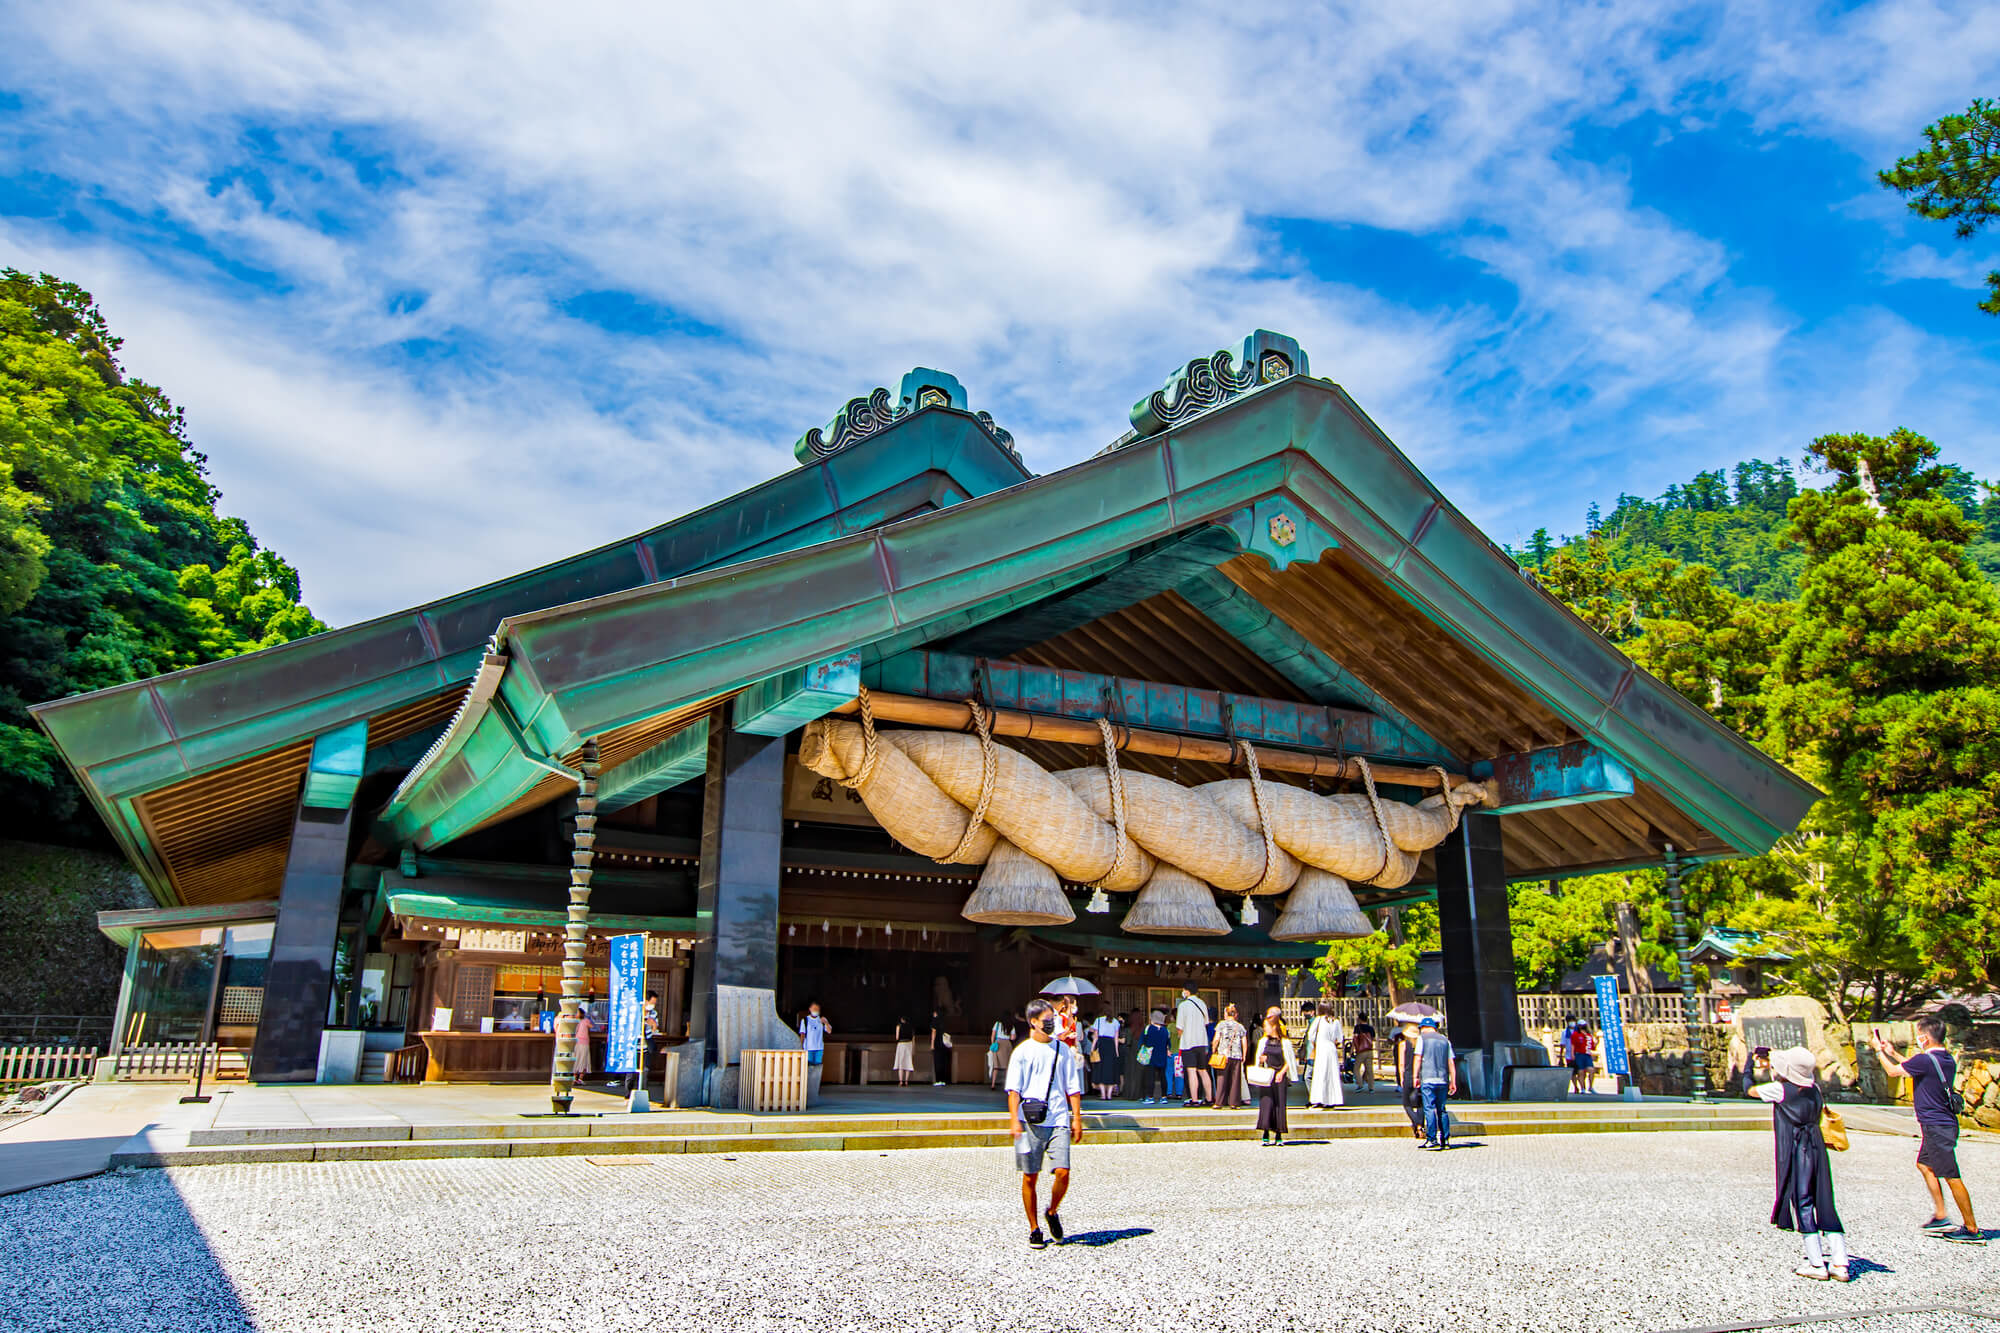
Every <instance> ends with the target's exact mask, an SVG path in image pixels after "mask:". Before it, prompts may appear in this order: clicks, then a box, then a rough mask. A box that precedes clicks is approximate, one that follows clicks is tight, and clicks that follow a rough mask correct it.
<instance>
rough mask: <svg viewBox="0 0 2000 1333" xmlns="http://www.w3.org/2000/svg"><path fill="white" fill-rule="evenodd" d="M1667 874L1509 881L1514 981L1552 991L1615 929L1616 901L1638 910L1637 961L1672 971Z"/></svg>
mask: <svg viewBox="0 0 2000 1333" xmlns="http://www.w3.org/2000/svg"><path fill="white" fill-rule="evenodd" d="M1663 880H1664V877H1663V876H1662V875H1660V874H1659V873H1657V872H1651V871H1648V872H1643V873H1635V874H1616V875H1583V876H1579V877H1578V878H1575V879H1566V880H1562V881H1559V882H1558V883H1557V884H1556V885H1555V886H1554V887H1553V889H1551V887H1550V886H1549V885H1548V884H1547V883H1546V882H1544V881H1540V880H1526V881H1522V882H1519V883H1515V884H1509V885H1508V886H1507V902H1508V916H1509V919H1510V921H1511V922H1512V928H1513V929H1512V933H1513V941H1514V982H1515V984H1516V985H1517V986H1518V987H1520V988H1521V989H1522V990H1526V991H1538V992H1553V991H1555V990H1557V989H1558V988H1559V987H1560V986H1561V985H1562V979H1563V977H1565V976H1566V975H1568V974H1569V973H1571V972H1574V971H1576V970H1577V969H1578V968H1581V967H1582V966H1583V965H1584V964H1585V963H1588V962H1589V961H1590V955H1591V953H1592V951H1593V950H1595V949H1596V948H1597V947H1598V946H1599V945H1600V944H1604V943H1605V942H1606V941H1607V940H1609V939H1610V938H1611V937H1612V935H1613V934H1614V933H1615V932H1616V930H1617V924H1618V904H1619V903H1622V902H1629V903H1631V904H1632V905H1633V907H1634V908H1635V909H1637V912H1638V916H1639V937H1640V938H1639V961H1640V962H1642V963H1644V964H1646V965H1647V966H1649V967H1663V968H1665V969H1667V970H1668V971H1669V972H1671V971H1673V970H1674V968H1675V964H1676V959H1675V955H1674V952H1673V950H1672V949H1670V948H1668V947H1667V945H1666V943H1665V941H1666V940H1667V939H1669V938H1670V937H1671V934H1672V931H1673V916H1672V913H1670V912H1669V911H1668V909H1667V901H1666V895H1665V892H1664V887H1663Z"/></svg>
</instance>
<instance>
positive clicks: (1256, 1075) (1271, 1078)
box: [1243, 1037, 1278, 1088]
mask: <svg viewBox="0 0 2000 1333" xmlns="http://www.w3.org/2000/svg"><path fill="white" fill-rule="evenodd" d="M1243 1078H1244V1080H1245V1081H1246V1082H1247V1083H1249V1085H1250V1086H1251V1087H1253V1088H1268V1087H1270V1086H1271V1085H1272V1084H1273V1083H1276V1082H1277V1081H1278V1071H1277V1070H1275V1069H1273V1068H1271V1067H1270V1066H1269V1065H1267V1064H1265V1063H1264V1039H1263V1038H1261V1037H1260V1038H1258V1040H1257V1050H1256V1057H1255V1060H1254V1062H1253V1061H1251V1060H1249V1059H1248V1058H1246V1060H1245V1062H1244V1065H1243Z"/></svg>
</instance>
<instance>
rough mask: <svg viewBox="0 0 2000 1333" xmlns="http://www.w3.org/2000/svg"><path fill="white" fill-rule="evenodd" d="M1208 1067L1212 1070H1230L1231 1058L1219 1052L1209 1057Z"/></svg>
mask: <svg viewBox="0 0 2000 1333" xmlns="http://www.w3.org/2000/svg"><path fill="white" fill-rule="evenodd" d="M1208 1067H1209V1068H1210V1069H1227V1068H1229V1057H1228V1056H1226V1055H1224V1054H1222V1052H1220V1051H1217V1052H1216V1053H1215V1054H1214V1055H1211V1056H1209V1057H1208Z"/></svg>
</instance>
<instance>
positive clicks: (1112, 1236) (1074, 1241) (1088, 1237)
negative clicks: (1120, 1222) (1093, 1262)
mask: <svg viewBox="0 0 2000 1333" xmlns="http://www.w3.org/2000/svg"><path fill="white" fill-rule="evenodd" d="M1152 1234H1153V1229H1152V1228H1151V1227H1120V1228H1119V1229H1118V1230H1116V1231H1084V1232H1080V1233H1078V1234H1077V1235H1074V1236H1071V1237H1070V1238H1069V1239H1068V1240H1065V1241H1064V1242H1063V1244H1065V1245H1088V1246H1090V1248H1092V1249H1096V1248H1097V1247H1098V1246H1100V1245H1116V1244H1117V1243H1118V1242H1119V1241H1121V1240H1132V1239H1135V1238H1136V1237H1139V1236H1150V1235H1152Z"/></svg>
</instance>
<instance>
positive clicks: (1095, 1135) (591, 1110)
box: [111, 1087, 1770, 1167]
mask: <svg viewBox="0 0 2000 1333" xmlns="http://www.w3.org/2000/svg"><path fill="white" fill-rule="evenodd" d="M538 1102H539V1099H537V1098H533V1097H529V1096H524V1095H523V1091H522V1090H521V1089H520V1088H518V1087H512V1088H507V1087H499V1088H483V1087H456V1088H451V1089H435V1088H422V1087H356V1088H331V1087H327V1088H317V1087H306V1088H275V1087H273V1088H247V1089H243V1090H240V1091H236V1092H232V1093H229V1094H227V1095H226V1096H219V1097H218V1098H217V1100H216V1101H215V1102H214V1103H211V1104H210V1106H209V1107H202V1108H187V1109H188V1110H189V1111H190V1112H191V1114H189V1115H186V1116H183V1117H177V1118H175V1121H174V1122H173V1123H167V1122H163V1123H160V1124H156V1125H153V1126H150V1127H148V1128H147V1129H146V1130H144V1131H142V1132H141V1133H139V1134H136V1135H134V1136H133V1137H132V1139H131V1140H130V1141H128V1142H127V1143H125V1144H124V1145H122V1146H121V1147H120V1148H119V1149H118V1151H116V1152H114V1153H113V1154H112V1155H111V1165H113V1166H135V1167H165V1166H197V1165H203V1164H224V1163H228V1164H242V1163H254V1162H334V1161H369V1160H410V1159H422V1158H446V1157H552V1156H578V1157H598V1156H606V1157H608V1156H614V1155H630V1154H653V1155H666V1154H687V1153H723V1154H735V1153H746V1152H783V1151H829V1150H832V1151H866V1152H887V1151H893V1150H899V1149H911V1148H971V1147H991V1148H1001V1147H1005V1146H1006V1144H1007V1141H1008V1135H1007V1118H1006V1113H1005V1111H1004V1109H1003V1108H1002V1105H1001V1102H1000V1098H999V1094H997V1093H994V1092H991V1091H989V1090H987V1089H984V1088H963V1087H954V1088H908V1089H872V1090H869V1091H866V1092H861V1091H856V1092H846V1093H842V1092H830V1093H829V1095H828V1096H827V1098H826V1105H825V1106H822V1107H817V1108H814V1109H813V1110H812V1111H809V1112H805V1113H798V1114H766V1115H757V1114H746V1113H741V1112H733V1111H709V1110H691V1111H656V1112H650V1113H646V1114H640V1115H629V1114H626V1113H625V1112H624V1111H623V1109H622V1108H623V1102H622V1099H619V1098H615V1097H612V1096H609V1095H605V1094H601V1093H594V1094H591V1095H590V1096H588V1098H585V1097H583V1096H582V1095H580V1096H579V1100H578V1102H577V1106H578V1109H579V1110H580V1111H582V1112H583V1113H582V1114H577V1115H573V1116H569V1117H562V1118H558V1117H553V1116H544V1115H539V1114H534V1113H532V1112H533V1109H534V1108H535V1107H536V1106H537V1105H538ZM540 1104H545V1103H540ZM524 1112H527V1113H526V1114H524ZM1290 1116H1291V1126H1292V1128H1291V1133H1290V1137H1291V1138H1293V1139H1296V1140H1299V1141H1301V1142H1307V1141H1315V1140H1318V1141H1324V1140H1332V1139H1352V1138H1400V1137H1405V1136H1407V1135H1409V1133H1410V1127H1409V1122H1408V1121H1407V1120H1406V1119H1405V1118H1404V1115H1403V1111H1402V1108H1401V1106H1400V1105H1399V1104H1398V1103H1397V1102H1396V1101H1395V1099H1394V1097H1393V1094H1391V1095H1381V1094H1377V1095H1374V1096H1364V1097H1362V1098H1360V1099H1358V1100H1357V1102H1356V1103H1355V1104H1353V1105H1349V1106H1347V1107H1345V1108H1342V1109H1339V1110H1332V1111H1314V1110H1307V1109H1306V1108H1304V1107H1302V1106H1295V1107H1293V1108H1292V1109H1291V1112H1290ZM1084 1124H1085V1128H1086V1131H1087V1133H1088V1136H1089V1138H1090V1139H1091V1141H1094V1142H1098V1143H1174V1142H1196V1143H1200V1142H1226V1141H1232V1140H1247V1139H1251V1138H1254V1137H1255V1136H1256V1113H1255V1111H1254V1110H1253V1109H1249V1108H1244V1109H1238V1110H1211V1109H1200V1110H1191V1109H1186V1108H1183V1107H1181V1106H1178V1105H1173V1104H1169V1105H1164V1106H1162V1105H1155V1106H1144V1105H1140V1104H1136V1103H1126V1102H1114V1103H1111V1104H1109V1105H1101V1104H1099V1103H1095V1102H1093V1103H1088V1104H1087V1105H1086V1110H1085V1117H1084ZM1769 1127H1770V1113H1769V1111H1768V1109H1767V1108H1765V1107H1763V1106H1762V1105H1761V1104H1759V1103H1752V1102H1744V1101H1728V1102H1714V1103H1706V1104H1696V1103H1690V1102H1686V1101H1679V1100H1667V1099H1655V1100H1651V1101H1642V1102H1632V1101H1623V1100H1619V1099H1615V1098H1609V1097H1606V1098H1588V1097H1585V1098H1577V1099H1574V1100H1571V1101H1568V1102H1565V1103H1562V1104H1559V1105H1558V1104H1523V1103H1497V1102H1472V1101H1461V1102H1457V1103H1454V1105H1453V1131H1452V1132H1453V1135H1454V1137H1456V1138H1460V1139H1469V1138H1490V1137H1494V1136H1498V1135H1515V1134H1594V1133H1630V1132H1643V1131H1672V1130H1680V1131H1686V1130H1752V1131H1759V1132H1768V1130H1769Z"/></svg>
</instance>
